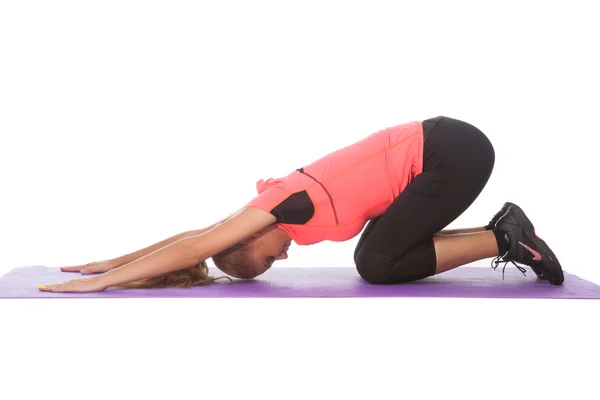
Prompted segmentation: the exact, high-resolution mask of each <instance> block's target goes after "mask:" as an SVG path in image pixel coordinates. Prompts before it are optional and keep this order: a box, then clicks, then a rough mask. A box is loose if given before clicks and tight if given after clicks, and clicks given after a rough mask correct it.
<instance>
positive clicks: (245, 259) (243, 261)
mask: <svg viewBox="0 0 600 400" xmlns="http://www.w3.org/2000/svg"><path fill="white" fill-rule="evenodd" d="M290 244H291V239H290V236H289V235H288V234H287V232H285V231H284V230H282V229H279V228H278V227H277V226H276V225H269V226H267V227H266V228H264V229H262V230H261V231H259V232H256V233H255V234H253V235H252V236H250V237H248V238H246V239H244V240H242V241H241V242H239V243H237V244H235V245H233V246H231V247H230V248H228V249H226V250H224V251H222V252H221V253H218V254H215V255H214V256H213V257H212V259H213V261H214V263H215V265H216V266H217V268H219V269H220V270H221V271H223V272H225V273H226V274H228V275H231V276H234V277H236V278H246V279H250V278H254V277H256V276H258V275H261V274H263V273H264V272H265V271H266V270H268V269H269V268H271V266H272V265H273V263H274V262H275V261H277V260H282V259H286V258H287V250H288V248H289V247H290Z"/></svg>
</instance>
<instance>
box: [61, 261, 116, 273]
mask: <svg viewBox="0 0 600 400" xmlns="http://www.w3.org/2000/svg"><path fill="white" fill-rule="evenodd" d="M116 267H117V266H116V265H114V263H113V262H112V261H98V262H92V263H88V264H84V265H75V266H72V267H60V270H61V271H63V272H81V273H82V274H93V273H98V272H106V271H110V270H111V269H114V268H116Z"/></svg>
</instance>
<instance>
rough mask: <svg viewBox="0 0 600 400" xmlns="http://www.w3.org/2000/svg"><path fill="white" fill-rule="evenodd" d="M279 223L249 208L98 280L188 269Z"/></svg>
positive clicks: (118, 281)
mask: <svg viewBox="0 0 600 400" xmlns="http://www.w3.org/2000/svg"><path fill="white" fill-rule="evenodd" d="M275 221H276V218H275V217H274V216H273V215H272V214H270V213H268V212H266V211H263V210H260V209H258V208H254V207H245V208H242V210H240V211H238V212H237V213H236V214H234V215H232V216H231V217H229V218H228V219H227V220H225V222H223V223H221V224H217V226H215V227H213V228H211V229H209V230H208V231H206V232H204V233H202V234H200V235H197V236H191V237H186V238H184V239H180V240H177V241H175V242H173V243H171V244H169V245H167V246H165V247H163V248H160V249H158V250H156V251H154V252H152V253H150V254H148V255H146V256H143V257H141V258H138V259H137V260H135V261H133V262H130V263H128V264H126V265H123V266H121V267H118V268H115V269H113V270H110V271H108V272H106V273H104V274H102V275H100V276H98V279H99V280H101V281H102V282H103V285H105V286H106V287H110V286H115V285H119V284H123V283H128V282H134V281H137V280H140V279H145V278H152V277H155V276H160V275H163V274H166V273H168V272H173V271H177V270H180V269H183V268H187V267H189V266H190V265H194V264H198V263H200V262H201V261H204V260H206V259H207V258H209V257H211V256H212V255H214V254H217V253H219V252H221V251H223V250H225V249H227V248H229V247H230V246H233V245H234V244H236V243H238V242H240V241H242V240H243V239H245V238H247V237H249V236H250V235H252V234H253V233H256V232H258V231H260V230H261V229H263V228H265V227H267V226H269V225H271V224H272V223H273V222H275Z"/></svg>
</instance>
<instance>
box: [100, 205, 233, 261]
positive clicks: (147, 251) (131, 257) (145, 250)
mask: <svg viewBox="0 0 600 400" xmlns="http://www.w3.org/2000/svg"><path fill="white" fill-rule="evenodd" d="M238 212H239V211H238ZM234 215H235V214H234ZM229 218H231V217H227V218H225V219H222V220H221V221H219V222H217V223H214V224H212V225H211V226H209V227H208V228H204V229H195V230H192V231H187V232H183V233H179V234H177V235H175V236H171V237H170V238H168V239H165V240H162V241H160V242H158V243H155V244H153V245H151V246H148V247H146V248H143V249H141V250H138V251H134V252H133V253H129V254H126V255H124V256H121V257H117V258H113V259H112V260H110V261H109V262H110V263H112V265H114V266H115V267H120V266H121V265H125V264H128V263H130V262H132V261H135V260H137V259H138V258H141V257H144V256H146V255H148V254H150V253H153V252H155V251H156V250H159V249H162V248H163V247H165V246H168V245H170V244H172V243H175V242H177V241H179V240H181V239H185V238H188V237H194V236H198V235H201V234H203V233H204V232H207V231H210V230H211V229H212V228H214V227H215V226H217V225H219V224H222V223H223V222H225V221H227V220H228V219H229Z"/></svg>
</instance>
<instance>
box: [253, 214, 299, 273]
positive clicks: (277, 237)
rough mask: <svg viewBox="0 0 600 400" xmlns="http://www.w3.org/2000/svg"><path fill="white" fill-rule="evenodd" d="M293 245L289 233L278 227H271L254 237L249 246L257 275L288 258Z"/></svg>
mask: <svg viewBox="0 0 600 400" xmlns="http://www.w3.org/2000/svg"><path fill="white" fill-rule="evenodd" d="M291 243H292V240H291V238H290V236H289V235H288V234H287V232H286V231H284V230H283V229H280V228H278V227H277V225H270V226H268V227H266V228H265V229H263V230H262V231H261V232H259V233H257V234H255V235H253V237H252V242H251V243H250V244H249V245H250V248H251V250H250V254H251V257H252V259H253V260H254V271H255V272H256V274H257V275H260V274H262V273H264V272H265V271H266V270H268V269H269V268H271V266H272V265H273V263H274V262H275V261H277V260H285V259H286V258H288V256H287V251H288V248H289V247H290V245H291Z"/></svg>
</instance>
